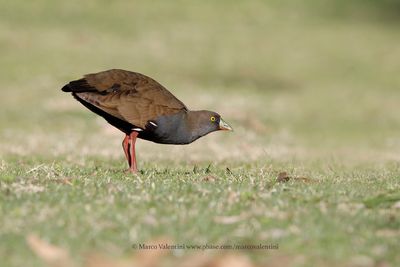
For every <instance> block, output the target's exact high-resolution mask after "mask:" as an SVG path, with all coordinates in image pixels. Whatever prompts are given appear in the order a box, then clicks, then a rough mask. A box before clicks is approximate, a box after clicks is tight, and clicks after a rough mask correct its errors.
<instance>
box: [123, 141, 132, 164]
mask: <svg viewBox="0 0 400 267" xmlns="http://www.w3.org/2000/svg"><path fill="white" fill-rule="evenodd" d="M129 140H130V138H129V135H125V138H124V141H122V148H123V149H124V153H125V157H126V160H127V161H128V164H129V167H130V166H131V159H130V156H129Z"/></svg>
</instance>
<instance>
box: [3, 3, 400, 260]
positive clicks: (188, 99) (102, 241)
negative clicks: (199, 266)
mask: <svg viewBox="0 0 400 267" xmlns="http://www.w3.org/2000/svg"><path fill="white" fill-rule="evenodd" d="M370 2H371V3H372V4H371V6H369V5H367V6H364V5H363V6H362V8H361V6H360V5H359V4H358V1H353V2H352V4H350V6H346V5H344V4H343V3H344V2H343V1H337V3H335V4H334V5H333V4H332V5H331V6H332V7H335V9H329V8H327V7H326V6H325V3H326V1H322V0H321V1H301V2H300V1H299V2H298V4H294V3H291V4H288V3H286V4H283V3H282V2H281V1H251V2H241V3H235V4H232V2H230V1H218V2H215V3H214V2H208V1H203V2H186V1H176V2H173V3H167V2H164V1H155V2H152V3H150V2H149V1H135V2H130V1H113V2H108V1H84V2H82V1H64V2H57V1H45V0H40V1H31V2H26V1H20V0H17V1H0V58H1V62H0V64H1V71H0V86H1V89H0V92H1V97H0V104H1V112H0V258H1V265H2V266H42V265H43V262H42V261H41V260H40V259H39V258H38V257H37V256H36V255H35V254H34V253H33V252H32V251H31V249H30V248H29V247H28V245H27V243H26V238H27V236H29V235H30V234H32V233H33V234H36V235H38V236H39V237H40V238H41V239H44V240H47V241H49V242H50V243H52V244H55V245H57V246H59V247H61V248H65V249H67V250H68V251H70V253H71V255H72V256H71V257H72V258H73V259H74V260H75V261H76V262H78V263H79V262H81V261H83V260H84V259H85V257H86V256H85V255H86V254H87V253H90V252H99V253H104V254H107V255H111V257H116V258H120V257H122V258H123V257H126V256H127V255H130V254H131V253H134V251H133V249H132V248H131V246H132V245H133V244H137V243H142V242H149V240H154V239H157V238H160V237H167V238H169V239H171V240H173V242H175V243H186V244H191V243H192V244H258V243H278V244H279V250H270V251H262V252H254V251H252V252H249V251H241V253H243V254H246V255H247V254H248V255H249V256H250V257H251V258H252V259H253V260H254V261H255V262H256V263H258V264H264V263H271V264H272V265H273V266H275V265H276V266H284V264H283V263H282V261H280V260H279V259H283V258H284V259H286V261H285V262H287V261H289V263H288V266H293V265H295V266H379V264H386V265H387V266H397V265H399V264H400V258H399V256H398V252H397V251H398V246H399V241H398V240H399V238H400V230H399V229H400V223H399V222H400V215H399V203H400V202H399V201H400V195H399V193H398V192H399V189H400V177H399V170H400V164H399V160H400V154H399V151H400V123H399V122H400V115H399V114H400V113H399V112H398V102H399V99H400V90H399V89H400V88H399V87H400V76H399V75H398V70H399V69H400V60H399V59H400V46H399V45H398V44H399V43H400V34H399V31H398V26H399V25H398V20H396V19H394V18H396V17H395V16H394V15H395V14H396V12H394V11H393V10H391V11H389V13H388V14H389V15H387V16H386V15H385V14H387V13H385V12H386V11H385V10H387V9H384V8H378V6H376V5H377V4H376V3H375V2H374V1H370ZM385 3H390V1H385ZM393 3H394V6H395V5H396V3H395V2H393ZM342 4H343V6H342ZM358 7H360V8H358ZM389 10H390V6H389ZM109 68H123V69H129V70H134V71H139V72H142V73H145V74H147V75H149V76H152V77H153V78H155V79H156V80H158V81H160V82H161V83H162V84H163V85H165V86H166V87H167V88H170V89H171V91H172V92H173V93H174V94H175V95H177V96H178V97H179V98H180V99H181V100H182V101H183V102H185V103H186V104H187V105H188V107H189V108H193V109H211V110H215V111H218V112H219V113H220V114H221V115H222V116H223V117H224V119H226V121H228V122H229V123H230V124H232V125H233V127H234V128H235V132H233V133H231V134H227V133H214V134H212V135H210V136H207V137H204V138H202V139H200V140H198V141H196V142H195V143H194V144H192V145H190V146H162V145H156V144H152V143H148V142H145V141H139V142H138V147H137V154H138V158H139V159H138V160H139V162H138V163H139V168H140V169H141V170H142V172H141V173H140V174H139V175H137V176H134V175H130V174H127V173H125V172H124V170H125V169H126V163H125V160H124V156H123V152H122V148H121V141H122V137H123V136H122V134H121V133H119V132H118V131H116V130H114V129H113V128H111V127H109V126H107V124H106V123H105V122H104V121H103V120H102V119H100V118H97V117H96V116H95V115H93V114H91V113H90V112H88V111H87V110H85V108H84V107H82V106H81V105H79V103H77V102H76V101H75V100H74V99H73V98H72V97H71V96H69V95H68V94H65V93H62V92H61V91H60V88H61V87H62V86H63V85H64V84H65V83H66V82H67V81H69V80H72V79H76V78H79V77H80V76H81V75H82V74H85V73H90V72H96V71H100V70H104V69H109ZM283 171H285V172H287V173H288V175H289V176H290V177H291V179H289V181H288V182H286V183H280V182H277V177H278V174H279V173H280V172H283ZM301 178H304V179H301ZM184 254H185V255H186V254H190V251H184ZM172 258H176V260H178V261H179V259H180V258H179V256H177V255H175V256H172ZM277 261H278V263H277V264H273V263H274V262H277Z"/></svg>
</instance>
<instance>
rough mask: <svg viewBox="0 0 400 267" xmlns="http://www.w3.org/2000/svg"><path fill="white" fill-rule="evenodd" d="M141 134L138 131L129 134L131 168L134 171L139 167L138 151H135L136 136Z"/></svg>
mask: <svg viewBox="0 0 400 267" xmlns="http://www.w3.org/2000/svg"><path fill="white" fill-rule="evenodd" d="M138 135H139V134H138V133H137V132H132V133H131V134H130V135H129V139H130V140H129V141H130V142H129V143H130V147H129V155H130V160H131V162H130V164H129V170H130V172H132V173H137V172H138V169H137V164H136V153H135V143H136V138H137V136H138Z"/></svg>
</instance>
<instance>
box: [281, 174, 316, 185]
mask: <svg viewBox="0 0 400 267" xmlns="http://www.w3.org/2000/svg"><path fill="white" fill-rule="evenodd" d="M289 180H292V181H297V182H304V183H312V182H314V180H312V179H310V178H307V177H302V176H300V177H296V176H294V177H290V176H289V175H288V173H287V172H280V173H279V174H278V177H277V178H276V181H277V182H279V183H285V182H288V181H289Z"/></svg>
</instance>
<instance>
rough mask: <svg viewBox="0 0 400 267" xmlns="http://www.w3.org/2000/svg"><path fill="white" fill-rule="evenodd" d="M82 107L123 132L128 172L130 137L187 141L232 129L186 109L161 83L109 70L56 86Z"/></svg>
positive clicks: (132, 151)
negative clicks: (70, 94)
mask: <svg viewBox="0 0 400 267" xmlns="http://www.w3.org/2000/svg"><path fill="white" fill-rule="evenodd" d="M62 91H64V92H71V93H72V95H73V96H74V97H75V99H76V100H78V101H79V102H80V103H81V104H82V105H84V106H85V107H87V108H88V109H89V110H91V111H92V112H94V113H96V114H98V115H100V116H102V117H103V118H104V119H105V120H106V121H107V122H109V123H110V124H111V125H113V126H114V127H116V128H118V129H119V130H121V131H122V132H124V133H125V135H126V136H125V138H124V140H123V142H122V147H123V149H124V152H125V156H126V159H127V160H128V164H129V170H130V171H131V172H133V173H135V172H137V164H136V155H135V142H136V138H141V139H145V140H148V141H152V142H155V143H159V144H175V145H183V144H190V143H192V142H193V141H195V140H197V139H198V138H200V137H202V136H205V135H206V134H209V133H211V132H214V131H219V130H229V131H231V130H232V128H231V127H230V126H229V125H228V124H227V123H226V122H225V121H224V120H222V118H221V116H220V115H219V114H217V113H216V112H213V111H207V110H200V111H192V110H189V109H188V108H187V107H186V106H185V104H183V103H182V102H181V101H180V100H179V99H177V98H176V97H175V96H174V95H173V94H171V93H170V92H169V91H168V90H167V89H166V88H165V87H163V86H162V85H161V84H159V83H158V82H156V81H155V80H153V79H152V78H150V77H147V76H145V75H143V74H140V73H136V72H131V71H126V70H119V69H112V70H107V71H103V72H99V73H94V74H87V75H85V76H84V78H82V79H79V80H76V81H71V82H70V83H68V84H67V85H65V86H64V87H63V88H62Z"/></svg>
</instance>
